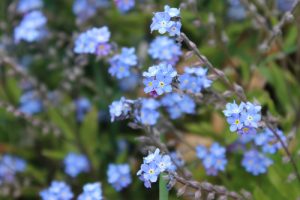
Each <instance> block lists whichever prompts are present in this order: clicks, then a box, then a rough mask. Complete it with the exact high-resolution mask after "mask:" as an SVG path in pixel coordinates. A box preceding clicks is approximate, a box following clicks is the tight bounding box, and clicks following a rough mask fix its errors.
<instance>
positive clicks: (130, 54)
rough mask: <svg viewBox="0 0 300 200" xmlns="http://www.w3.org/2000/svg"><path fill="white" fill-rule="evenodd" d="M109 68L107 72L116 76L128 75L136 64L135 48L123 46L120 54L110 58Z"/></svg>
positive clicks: (120, 77) (123, 76)
mask: <svg viewBox="0 0 300 200" xmlns="http://www.w3.org/2000/svg"><path fill="white" fill-rule="evenodd" d="M109 62H110V68H109V70H108V72H109V73H110V74H111V75H112V76H114V77H116V78H117V79H122V78H125V77H128V76H130V74H131V71H130V70H131V68H132V67H133V66H135V65H137V56H136V55H135V49H134V48H133V47H132V48H126V47H123V48H122V49H121V53H120V54H116V55H114V56H113V57H112V58H111V59H110V60H109Z"/></svg>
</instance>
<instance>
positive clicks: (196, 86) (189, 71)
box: [178, 67, 212, 93]
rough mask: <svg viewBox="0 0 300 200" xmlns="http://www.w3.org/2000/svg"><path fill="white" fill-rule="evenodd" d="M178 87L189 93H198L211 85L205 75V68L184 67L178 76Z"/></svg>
mask: <svg viewBox="0 0 300 200" xmlns="http://www.w3.org/2000/svg"><path fill="white" fill-rule="evenodd" d="M178 80H179V88H180V89H181V90H186V91H189V92H191V93H199V92H201V91H202V90H203V89H205V88H208V87H210V86H211V84H212V81H211V80H209V79H208V77H207V69H204V68H202V67H186V68H184V73H183V74H182V75H180V76H179V78H178Z"/></svg>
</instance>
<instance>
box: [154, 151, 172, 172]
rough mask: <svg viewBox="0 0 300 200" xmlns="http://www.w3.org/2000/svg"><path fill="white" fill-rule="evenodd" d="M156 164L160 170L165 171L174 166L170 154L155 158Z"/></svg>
mask: <svg viewBox="0 0 300 200" xmlns="http://www.w3.org/2000/svg"><path fill="white" fill-rule="evenodd" d="M155 164H156V165H157V167H158V169H159V171H160V172H164V171H166V170H167V169H169V168H170V166H172V162H171V158H170V156H169V155H163V156H158V157H157V158H156V159H155Z"/></svg>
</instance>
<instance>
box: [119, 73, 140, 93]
mask: <svg viewBox="0 0 300 200" xmlns="http://www.w3.org/2000/svg"><path fill="white" fill-rule="evenodd" d="M139 82H140V76H139V75H138V74H137V73H132V74H131V75H130V76H128V77H125V78H123V79H121V80H119V87H120V88H121V90H123V91H133V90H135V89H136V87H137V86H138V84H139Z"/></svg>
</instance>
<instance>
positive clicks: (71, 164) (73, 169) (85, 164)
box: [64, 153, 90, 178]
mask: <svg viewBox="0 0 300 200" xmlns="http://www.w3.org/2000/svg"><path fill="white" fill-rule="evenodd" d="M64 165H65V172H66V174H68V175H69V176H71V177H73V178H75V177H76V176H78V174H80V173H82V172H88V171H89V169H90V165H89V161H88V159H87V157H86V156H85V155H83V154H77V153H69V154H68V155H67V156H66V157H65V158H64Z"/></svg>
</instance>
